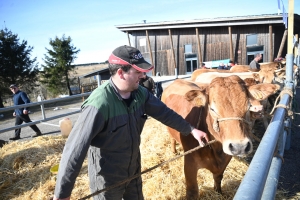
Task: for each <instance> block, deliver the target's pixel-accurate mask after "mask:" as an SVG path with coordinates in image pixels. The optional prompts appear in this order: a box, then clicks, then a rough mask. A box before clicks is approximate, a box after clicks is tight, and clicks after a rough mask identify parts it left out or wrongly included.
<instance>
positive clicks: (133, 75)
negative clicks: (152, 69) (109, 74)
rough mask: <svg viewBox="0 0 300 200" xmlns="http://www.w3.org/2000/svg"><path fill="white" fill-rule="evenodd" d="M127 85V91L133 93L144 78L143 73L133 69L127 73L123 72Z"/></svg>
mask: <svg viewBox="0 0 300 200" xmlns="http://www.w3.org/2000/svg"><path fill="white" fill-rule="evenodd" d="M123 73H124V78H125V81H126V85H127V91H134V90H136V89H137V88H138V87H139V81H140V79H141V78H143V77H144V73H143V72H140V71H138V70H136V69H134V68H133V67H131V68H130V70H129V71H128V72H123Z"/></svg>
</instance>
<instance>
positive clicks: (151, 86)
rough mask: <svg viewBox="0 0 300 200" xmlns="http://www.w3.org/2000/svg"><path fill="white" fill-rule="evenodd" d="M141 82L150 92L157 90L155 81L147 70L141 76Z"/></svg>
mask: <svg viewBox="0 0 300 200" xmlns="http://www.w3.org/2000/svg"><path fill="white" fill-rule="evenodd" d="M139 84H140V85H141V86H143V87H144V88H147V90H148V91H149V92H151V93H152V94H154V91H155V82H154V80H153V78H151V77H149V76H147V74H146V72H144V73H143V77H142V78H141V80H140V82H139Z"/></svg>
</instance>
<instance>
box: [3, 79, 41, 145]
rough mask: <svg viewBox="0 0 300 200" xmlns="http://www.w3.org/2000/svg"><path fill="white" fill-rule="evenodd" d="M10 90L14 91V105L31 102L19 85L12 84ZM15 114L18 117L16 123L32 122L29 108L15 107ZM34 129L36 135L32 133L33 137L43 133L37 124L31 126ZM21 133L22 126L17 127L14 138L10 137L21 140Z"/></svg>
mask: <svg viewBox="0 0 300 200" xmlns="http://www.w3.org/2000/svg"><path fill="white" fill-rule="evenodd" d="M9 88H10V90H11V91H12V93H13V94H14V95H13V102H14V105H15V106H17V105H22V104H27V103H30V100H29V98H28V96H27V94H26V93H25V92H23V91H21V90H19V87H18V85H16V84H12V85H10V86H9ZM13 116H14V117H16V122H15V125H16V126H17V125H21V124H22V123H23V122H26V123H29V122H31V120H30V118H29V115H28V108H17V109H15V112H14V113H13ZM30 127H31V128H32V130H33V131H34V132H35V135H32V136H31V137H37V136H40V135H42V133H41V131H40V129H39V128H38V127H37V126H36V125H31V126H30ZM20 134H21V128H18V129H15V136H14V137H12V138H9V139H10V140H19V139H21V137H20Z"/></svg>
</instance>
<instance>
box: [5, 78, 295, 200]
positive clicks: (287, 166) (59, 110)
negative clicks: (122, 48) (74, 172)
mask: <svg viewBox="0 0 300 200" xmlns="http://www.w3.org/2000/svg"><path fill="white" fill-rule="evenodd" d="M185 77H186V76H185ZM185 77H179V78H185ZM172 78H174V77H171V79H172ZM154 80H155V81H162V82H163V84H162V86H163V88H165V87H167V86H168V85H169V84H170V83H171V82H172V81H168V82H165V81H166V79H164V78H162V77H158V78H154ZM294 98H295V99H296V101H295V105H294V107H295V108H294V109H295V113H298V114H295V115H294V116H295V117H294V120H293V125H292V134H291V143H290V148H289V149H287V150H285V152H284V157H283V158H284V163H283V164H282V167H281V172H280V177H279V182H278V189H280V190H284V191H286V195H285V196H287V197H288V198H287V199H300V115H299V113H300V87H298V88H297V89H296V96H295V97H294ZM81 103H82V100H81V99H79V100H77V102H76V101H75V102H74V101H73V102H72V103H71V104H67V103H61V104H57V105H54V106H50V107H47V108H46V110H45V114H46V117H51V116H55V115H59V114H64V113H68V112H71V111H74V110H78V109H80V105H81ZM0 114H2V113H0ZM9 115H11V116H9ZM78 115H79V114H78V113H77V114H72V115H69V116H67V117H68V118H69V119H70V120H71V121H72V122H73V124H74V123H76V120H77V118H78ZM29 116H30V118H31V120H32V121H35V120H40V119H42V114H41V111H40V110H34V111H33V112H32V113H31V114H30V115H29ZM63 118H64V117H62V118H58V119H54V120H51V121H47V122H44V123H40V124H37V126H38V127H39V128H40V130H41V132H42V133H43V135H59V134H60V128H59V120H61V119H63ZM14 123H15V119H14V117H12V111H11V113H5V116H4V117H2V118H0V129H4V128H8V127H11V126H13V125H14ZM258 127H260V125H258ZM33 134H34V132H33V130H32V129H31V128H30V127H25V128H22V132H21V139H20V140H19V141H24V140H30V139H31V135H33ZM13 136H14V131H13V130H12V131H8V132H4V133H0V146H1V141H5V142H8V141H9V138H10V137H13Z"/></svg>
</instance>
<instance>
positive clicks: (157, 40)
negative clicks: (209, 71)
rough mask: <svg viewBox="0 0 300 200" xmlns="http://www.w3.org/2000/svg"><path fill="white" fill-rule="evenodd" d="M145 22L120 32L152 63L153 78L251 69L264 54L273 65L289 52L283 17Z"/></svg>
mask: <svg viewBox="0 0 300 200" xmlns="http://www.w3.org/2000/svg"><path fill="white" fill-rule="evenodd" d="M144 22H145V23H140V24H129V25H117V26H116V27H117V28H118V29H119V30H121V31H123V32H125V33H127V36H128V42H129V45H130V46H134V47H136V48H138V49H139V50H140V51H141V53H142V54H143V56H144V58H145V59H146V60H147V61H149V62H150V63H152V64H154V66H155V69H154V71H153V74H157V73H158V72H159V73H160V75H185V74H190V73H192V72H193V71H194V70H195V69H197V68H200V67H201V65H202V63H203V62H210V63H216V62H221V61H222V62H229V60H231V61H232V62H234V63H238V64H249V63H250V62H251V61H252V60H253V58H254V55H255V54H256V53H261V54H262V55H263V59H262V60H261V62H270V61H273V60H274V58H276V57H284V56H285V55H286V53H287V44H286V41H287V30H286V29H285V25H284V23H283V17H282V15H277V14H269V15H253V16H239V17H226V18H213V19H200V20H188V21H167V22H166V21H163V22H155V23H148V22H146V21H144ZM299 32H300V16H299V15H298V14H294V35H296V36H297V35H298V34H299Z"/></svg>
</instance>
